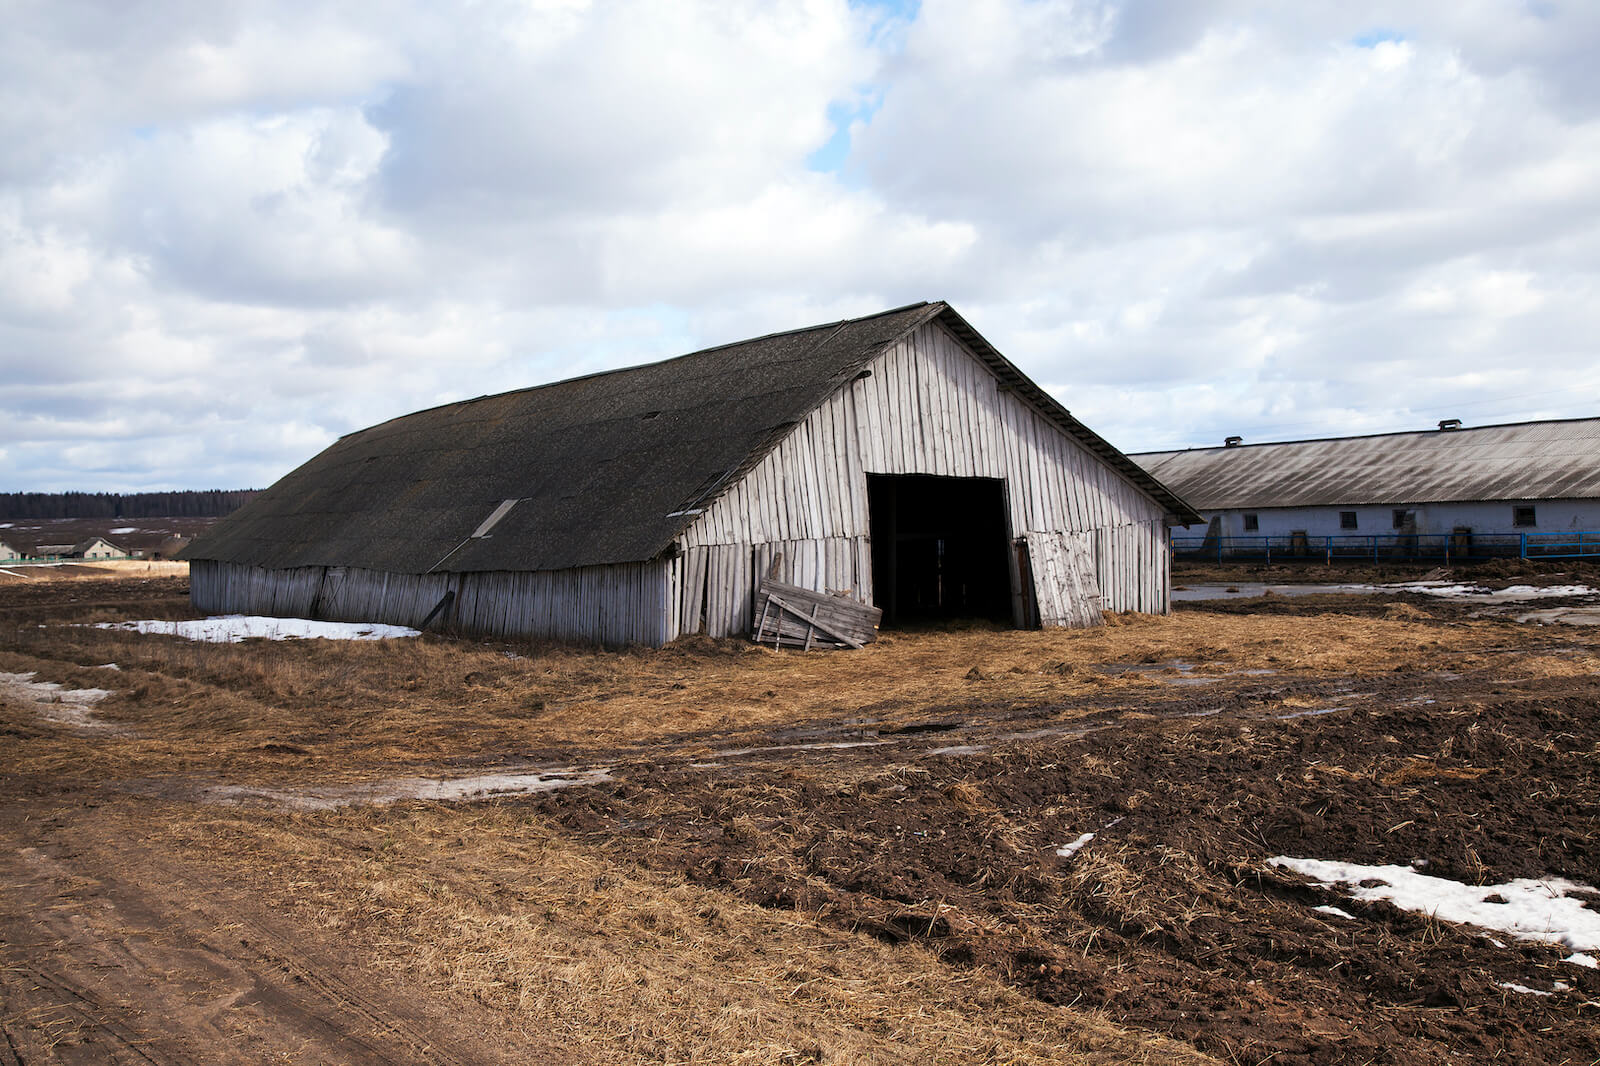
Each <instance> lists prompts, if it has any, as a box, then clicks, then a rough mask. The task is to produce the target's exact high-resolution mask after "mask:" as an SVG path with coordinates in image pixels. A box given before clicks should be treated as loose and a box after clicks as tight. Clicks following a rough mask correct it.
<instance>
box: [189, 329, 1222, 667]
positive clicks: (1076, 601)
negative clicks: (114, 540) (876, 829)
mask: <svg viewBox="0 0 1600 1066" xmlns="http://www.w3.org/2000/svg"><path fill="white" fill-rule="evenodd" d="M1197 520H1198V516H1197V515H1195V514H1194V512H1193V511H1192V510H1191V509H1190V508H1189V506H1188V505H1187V504H1186V503H1184V501H1183V500H1181V499H1180V498H1179V497H1178V496H1177V495H1175V494H1174V493H1172V492H1170V491H1168V490H1167V489H1166V488H1165V487H1164V486H1162V485H1161V484H1160V483H1159V481H1158V480H1157V479H1155V478H1153V477H1151V476H1150V475H1149V474H1147V473H1146V472H1145V471H1144V470H1142V469H1141V468H1139V467H1138V466H1137V465H1135V464H1134V463H1132V462H1130V461H1129V460H1128V458H1127V456H1125V455H1123V454H1122V453H1121V452H1119V451H1118V450H1117V449H1116V448H1114V447H1112V446H1111V445H1110V444H1108V443H1106V441H1104V440H1103V439H1101V438H1100V437H1099V436H1097V435H1096V434H1095V433H1094V432H1092V431H1091V430H1089V429H1088V428H1087V427H1086V426H1084V425H1083V424H1082V423H1081V422H1079V421H1078V420H1077V419H1075V418H1073V417H1072V415H1071V414H1070V413H1069V412H1068V411H1067V410H1066V409H1065V408H1063V407H1062V406H1061V405H1060V404H1059V403H1058V402H1056V401H1055V400H1054V399H1053V398H1052V397H1051V396H1050V395H1049V393H1047V392H1045V391H1044V390H1043V389H1042V388H1040V387H1039V386H1038V385H1036V384H1035V383H1034V382H1033V381H1031V380H1029V379H1028V377H1026V376H1025V375H1024V374H1023V373H1022V372H1021V371H1020V370H1018V369H1017V368H1016V367H1015V366H1013V365H1012V364H1011V363H1010V362H1009V361H1007V360H1006V359H1005V358H1004V357H1003V356H1002V355H1001V354H1000V353H999V352H998V351H996V350H995V349H994V348H993V347H992V346H991V345H990V344H989V343H988V341H986V340H984V338H983V337H981V336H980V335H979V334H978V332H977V331H976V330H974V329H973V328H972V327H971V326H970V325H968V323H967V322H966V321H965V320H964V319H963V318H962V317H961V316H960V315H958V314H957V313H956V312H955V311H954V309H952V308H951V307H950V306H949V305H947V304H944V303H924V304H916V305H912V306H910V307H903V308H899V309H897V310H894V311H888V312H884V313H882V314H878V315H871V316H868V317H866V318H858V319H851V320H847V321H843V322H831V323H828V324H826V325H821V326H813V327H809V328H807V329H801V330H795V331H791V332H787V333H778V334H772V335H769V336H766V337H759V338H756V339H754V340H749V341H743V342H739V343H736V344H728V345H722V346H720V347H716V348H710V349H707V350H705V351H701V352H696V353H693V354H690V355H685V356H680V357H679V358H676V359H669V360H667V361H665V362H660V363H654V364H651V365H648V366H640V367H634V368H632V369H627V370H618V371H613V372H610V373H604V374H594V375H590V376H588V377H582V378H574V379H572V380H570V381H564V382H560V383H557V384H553V385H545V386H542V387H539V388H532V389H523V390H520V391H517V392H509V393H504V394H501V395H498V396H485V397H480V398H478V399H475V400H467V401H464V402H461V403H453V404H449V405H446V406H444V407H437V408H433V409H431V410H427V411H421V412H418V413H416V414H411V415H406V416H404V417H402V418H396V419H393V420H391V421H389V422H385V423H383V424H381V425H378V426H374V427H372V428H370V429H366V430H362V431H361V432H358V433H352V434H350V435H348V436H346V437H343V438H341V439H340V440H339V441H337V442H336V443H334V444H333V445H332V446H330V447H329V448H328V449H327V450H326V451H324V452H323V453H322V454H321V455H318V456H316V457H315V458H313V459H311V460H310V461H309V462H308V463H306V464H305V465H304V466H302V467H300V468H299V469H298V470H295V471H293V472H292V473H290V474H288V475H287V476H285V477H284V478H283V479H282V480H280V481H279V482H278V483H277V484H275V485H273V486H272V487H271V488H270V489H268V490H266V491H265V492H262V493H261V494H260V495H258V496H256V497H255V498H254V499H252V500H251V501H250V502H249V503H247V504H246V505H245V506H244V507H242V508H241V509H240V510H238V511H236V512H234V513H233V514H231V515H229V516H228V517H226V518H223V519H222V520H220V521H219V522H217V524H216V525H214V526H212V527H211V529H210V530H208V531H207V532H205V533H203V534H201V535H200V536H199V537H198V538H196V540H195V541H194V542H193V543H192V544H190V545H189V547H188V548H187V549H185V550H184V553H183V555H184V557H185V558H187V559H189V560H190V561H191V566H190V588H191V594H192V596H193V599H194V603H195V605H196V606H197V607H198V608H199V609H201V610H203V611H207V612H213V613H221V612H228V613H234V612H243V613H260V614H274V615H298V616H304V617H312V618H328V619H342V620H352V621H385V622H398V623H403V624H409V625H418V624H427V623H431V622H433V621H434V620H436V619H437V620H438V621H440V622H441V623H444V624H448V625H452V626H455V627H457V628H459V629H462V630H465V631H468V632H478V633H487V634H496V635H501V634H503V635H517V636H542V637H556V638H563V639H575V640H596V641H602V642H605V643H613V644H622V643H642V644H655V645H659V644H662V643H665V642H667V641H669V640H672V639H674V638H675V637H678V636H679V635H682V634H691V633H698V632H704V633H707V634H709V635H711V636H728V635H732V634H740V633H748V632H750V630H751V628H752V622H753V619H752V614H753V603H754V599H755V597H756V595H757V592H758V585H759V583H760V582H761V581H762V580H763V579H764V578H766V577H769V576H770V577H774V578H776V579H778V580H781V581H784V582H788V583H790V584H792V585H798V586H802V587H803V588H805V589H808V590H812V591H815V592H818V593H825V594H826V593H835V594H842V595H849V596H851V597H852V598H853V599H855V600H856V601H858V602H860V603H865V604H874V605H876V606H879V607H881V608H882V609H883V612H884V622H885V624H894V623H896V622H900V621H905V620H909V619H928V618H935V619H937V618H950V617H985V618H994V619H1000V620H1008V621H1011V622H1013V623H1014V624H1016V625H1033V624H1045V625H1091V624H1096V623H1098V621H1099V620H1100V612H1101V610H1102V609H1109V610H1117V611H1129V610H1131V611H1146V612H1154V613H1161V612H1165V611H1166V610H1167V609H1168V605H1169V588H1170V585H1169V579H1168V557H1169V552H1168V527H1169V526H1170V525H1173V524H1182V523H1184V522H1192V521H1197Z"/></svg>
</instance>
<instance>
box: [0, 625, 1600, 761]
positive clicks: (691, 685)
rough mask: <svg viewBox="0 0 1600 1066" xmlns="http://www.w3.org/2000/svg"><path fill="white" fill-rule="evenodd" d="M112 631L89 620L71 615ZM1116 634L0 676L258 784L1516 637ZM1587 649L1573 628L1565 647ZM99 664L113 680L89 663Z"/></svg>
mask: <svg viewBox="0 0 1600 1066" xmlns="http://www.w3.org/2000/svg"><path fill="white" fill-rule="evenodd" d="M118 615H119V611H118V609H116V608H94V609H90V610H88V611H87V613H80V614H79V615H77V616H75V620H80V621H94V620H111V619H113V618H115V617H118ZM1115 621H1116V622H1117V623H1118V624H1116V625H1114V626H1108V627H1106V628H1103V629H1095V630H1079V631H1067V630H1049V631H1039V632H1016V631H1009V630H994V629H984V628H975V629H969V630H961V631H954V632H942V633H922V634H890V635H885V636H884V637H883V638H882V639H881V640H879V641H878V642H877V643H875V644H872V645H869V646H868V647H867V648H866V649H865V650H864V651H859V652H833V653H810V654H806V653H799V652H790V651H782V652H779V651H773V650H771V649H765V648H758V647H755V646H753V645H751V644H749V643H746V642H742V641H722V642H713V641H706V640H698V641H686V642H682V643H680V644H678V645H675V646H673V647H669V648H666V649H662V650H648V649H641V650H631V651H621V652H608V651H602V650H598V649H590V648H581V647H573V646H562V645H536V646H527V645H521V646H512V645H486V644H479V643H474V642H470V641H461V640H451V639H442V638H435V637H424V638H421V639H417V640H400V641H384V642H373V643H367V642H336V641H303V642H296V641H284V642H271V641H251V642H246V643H243V644H237V645H214V644H201V643H193V642H189V641H184V640H179V639H177V638H170V637H150V636H141V635H137V634H130V633H123V632H119V631H108V630H101V629H93V628H65V627H59V626H46V627H44V628H39V627H37V626H35V625H31V624H28V625H18V626H16V627H15V628H14V629H13V630H12V631H11V632H10V633H3V632H0V670H6V671H29V670H32V671H37V672H38V674H39V676H40V679H41V680H48V681H58V682H62V683H64V684H67V685H69V686H73V687H109V688H114V689H115V690H117V695H116V696H114V697H113V698H111V699H109V700H107V701H106V702H105V703H103V704H101V705H100V708H99V710H100V713H101V714H103V715H104V716H105V717H106V718H108V719H111V720H114V721H116V722H118V723H120V724H123V725H125V726H127V727H129V728H130V729H131V730H133V731H134V732H135V733H136V734H137V735H135V736H125V737H102V738H100V744H99V750H98V751H97V752H96V754H95V758H96V760H97V761H98V762H99V763H100V765H101V766H102V768H115V769H117V770H119V771H120V772H127V773H133V772H138V771H139V770H140V768H143V770H144V771H146V772H148V771H150V770H151V769H153V768H154V767H156V766H159V767H160V768H162V769H165V770H172V769H174V768H184V767H205V768H208V769H213V770H217V771H220V772H222V773H225V774H228V775H231V776H235V777H238V778H239V779H240V780H260V779H266V778H271V779H282V778H284V777H295V778H300V777H305V776H307V775H311V776H315V775H318V774H321V773H324V772H326V771H327V770H329V769H332V768H337V769H338V770H339V772H341V773H343V774H345V775H360V774H361V773H363V772H365V771H366V770H368V769H371V770H372V771H373V772H384V773H392V772H396V771H397V770H400V769H403V768H406V767H421V766H425V765H437V764H439V763H440V762H442V761H447V760H448V761H456V760H462V759H494V758H506V757H512V756H517V755H523V754H526V755H529V756H532V757H535V758H540V759H561V758H563V757H566V756H568V755H572V754H575V753H582V752H592V751H595V750H598V749H612V751H613V754H616V753H617V749H622V750H623V751H624V752H625V751H626V750H627V749H633V750H636V751H640V752H648V751H649V750H650V749H651V747H652V746H653V745H656V744H658V743H660V742H661V741H663V740H665V739H668V738H670V739H672V740H673V741H674V743H675V744H677V745H678V747H679V748H680V750H684V751H689V752H692V751H695V750H699V749H703V750H707V751H709V750H711V749H712V748H713V747H715V746H719V745H726V744H730V743H737V742H738V740H739V738H740V736H741V735H743V734H752V735H753V734H756V733H760V732H762V731H766V730H770V729H771V728H773V727H783V726H798V725H804V724H808V723H810V724H816V723H834V724H839V723H845V722H849V721H852V720H862V721H873V722H877V723H879V724H882V725H888V726H891V727H892V726H894V725H896V724H906V723H912V722H917V721H927V720H934V719H938V718H940V717H941V716H949V715H951V714H957V713H958V714H961V715H968V716H970V715H971V714H973V713H974V707H975V706H977V707H981V706H982V705H985V704H990V705H1009V706H1019V705H1020V706H1028V707H1034V708H1048V709H1049V713H1051V714H1053V715H1055V716H1056V717H1059V718H1061V719H1070V718H1072V717H1074V716H1076V715H1077V714H1078V713H1080V712H1079V711H1078V709H1077V708H1079V707H1080V706H1081V705H1083V704H1084V703H1085V702H1086V701H1087V700H1088V699H1090V698H1091V697H1096V696H1104V695H1115V694H1116V693H1117V692H1118V691H1119V690H1138V689H1151V688H1154V687H1156V686H1161V685H1163V684H1164V683H1165V682H1164V681H1163V680H1161V679H1160V678H1155V677H1150V676H1146V675H1145V674H1144V673H1141V672H1129V673H1123V674H1115V673H1106V672H1104V671H1103V670H1102V669H1100V668H1101V667H1103V666H1106V665H1116V664H1156V665H1157V666H1158V667H1159V664H1161V663H1165V662H1167V661H1169V660H1183V661H1184V662H1186V663H1190V664H1195V668H1196V670H1197V672H1199V673H1202V674H1223V675H1226V674H1229V673H1232V672H1234V671H1238V670H1243V669H1246V668H1255V669H1267V670H1273V671H1278V672H1281V673H1294V674H1299V675H1305V676H1309V677H1318V676H1323V677H1325V676H1350V677H1357V678H1358V677H1362V676H1373V675H1378V674H1384V673H1387V672H1391V671H1395V670H1397V669H1406V670H1418V669H1429V668H1431V669H1449V670H1453V671H1458V672H1465V671H1469V670H1472V669H1476V668H1479V667H1481V666H1484V665H1486V664H1487V663H1489V662H1491V661H1494V660H1495V659H1496V657H1497V656H1498V648H1499V647H1500V646H1501V645H1503V644H1504V643H1505V642H1506V641H1508V640H1531V639H1532V636H1531V635H1530V634H1531V633H1532V631H1530V630H1527V629H1525V628H1524V629H1516V628H1515V627H1513V626H1511V625H1510V624H1508V623H1467V624H1459V625H1452V626H1447V627H1446V626H1438V625H1429V624H1422V623H1417V622H1414V621H1411V620H1405V619H1385V618H1368V617H1354V616H1345V615H1334V614H1326V615H1318V616H1311V617H1295V618H1281V617H1273V616H1241V615H1222V614H1218V615H1212V614H1206V613H1201V612H1182V613H1178V614H1175V615H1172V616H1169V617H1164V618H1161V617H1148V616H1138V615H1127V616H1121V617H1117V618H1116V619H1115ZM1587 636H1588V634H1584V633H1581V632H1576V631H1575V632H1574V633H1573V634H1571V635H1570V639H1573V640H1580V639H1584V638H1585V637H1587ZM7 638H9V639H7ZM108 662H115V663H117V664H118V665H119V666H120V667H121V671H120V672H111V671H107V670H103V669H99V668H98V667H99V666H100V664H104V663H108ZM1597 664H1600V660H1597V659H1595V658H1593V657H1582V656H1579V657H1573V656H1566V657H1562V656H1542V657H1535V658H1528V659H1525V660H1524V661H1523V662H1522V664H1521V665H1520V666H1518V668H1517V669H1518V670H1519V671H1520V673H1518V674H1516V675H1514V676H1524V675H1526V676H1558V675H1560V676H1565V675H1575V674H1581V673H1582V672H1584V671H1592V670H1593V669H1594V668H1595V667H1596V665H1597ZM1129 694H1133V693H1132V692H1131V691H1130V693H1129ZM0 713H3V712H0ZM979 713H981V712H979ZM29 740H30V744H29V745H28V750H27V751H26V752H25V753H24V756H25V757H27V758H37V759H44V760H45V763H44V764H42V765H43V767H45V768H49V767H50V766H51V760H57V762H56V763H55V764H54V765H53V768H54V769H57V770H60V771H63V772H65V771H68V770H70V769H71V766H70V763H71V761H72V760H71V755H70V752H69V751H68V750H67V749H64V748H61V746H60V745H59V744H58V743H55V741H56V740H59V738H54V740H52V738H50V737H36V738H29ZM34 741H37V742H36V743H34ZM74 750H76V749H74Z"/></svg>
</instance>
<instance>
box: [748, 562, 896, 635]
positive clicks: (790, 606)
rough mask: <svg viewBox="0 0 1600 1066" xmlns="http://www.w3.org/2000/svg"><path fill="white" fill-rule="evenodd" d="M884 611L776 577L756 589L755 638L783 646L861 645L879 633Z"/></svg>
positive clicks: (765, 581)
mask: <svg viewBox="0 0 1600 1066" xmlns="http://www.w3.org/2000/svg"><path fill="white" fill-rule="evenodd" d="M882 617H883V612H882V611H881V610H879V609H878V608H876V607H870V606H868V605H866V604H864V603H859V602H857V601H856V600H854V599H851V598H850V597H848V596H833V595H828V594H826V593H820V592H814V591H812V590H811V589H806V588H801V587H800V586H798V585H790V584H787V583H785V582H782V581H776V580H773V579H772V578H766V579H764V580H763V581H762V582H761V585H760V587H759V588H758V590H757V592H756V605H755V624H754V626H753V628H752V631H751V638H752V639H753V640H755V641H757V642H758V643H761V644H771V645H772V646H773V647H779V648H784V647H788V648H802V649H806V650H809V649H811V648H859V647H861V646H862V645H864V644H866V643H868V642H869V641H872V640H875V639H876V638H877V635H878V621H879V620H880V619H881V618H882Z"/></svg>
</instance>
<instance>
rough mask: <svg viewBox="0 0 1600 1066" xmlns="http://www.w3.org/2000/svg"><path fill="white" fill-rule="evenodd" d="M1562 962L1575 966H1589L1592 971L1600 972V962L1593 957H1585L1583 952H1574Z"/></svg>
mask: <svg viewBox="0 0 1600 1066" xmlns="http://www.w3.org/2000/svg"><path fill="white" fill-rule="evenodd" d="M1561 961H1562V962H1570V963H1572V965H1574V966H1587V967H1589V969H1591V970H1600V962H1597V961H1596V960H1595V957H1594V956H1593V955H1585V954H1584V953H1583V952H1581V951H1574V952H1573V953H1572V954H1571V955H1568V956H1567V957H1566V958H1564V959H1562V960H1561Z"/></svg>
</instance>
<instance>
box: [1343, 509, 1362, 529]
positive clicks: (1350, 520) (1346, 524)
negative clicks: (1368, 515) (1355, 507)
mask: <svg viewBox="0 0 1600 1066" xmlns="http://www.w3.org/2000/svg"><path fill="white" fill-rule="evenodd" d="M1339 528H1340V529H1357V528H1359V527H1358V526H1357V524H1356V513H1355V512H1354V511H1340V512H1339Z"/></svg>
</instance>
